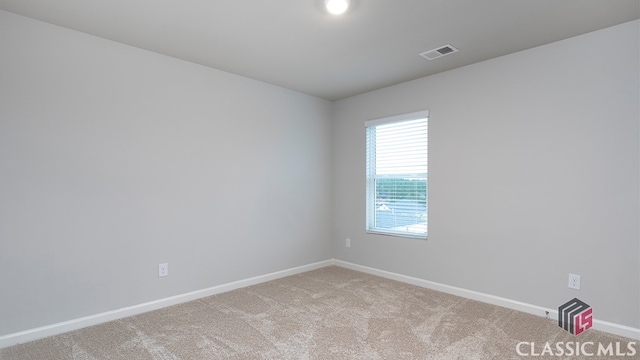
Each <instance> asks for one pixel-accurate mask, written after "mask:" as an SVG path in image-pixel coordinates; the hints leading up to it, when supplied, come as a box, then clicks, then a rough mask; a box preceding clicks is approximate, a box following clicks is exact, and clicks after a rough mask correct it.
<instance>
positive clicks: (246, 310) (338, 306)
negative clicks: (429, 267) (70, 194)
mask: <svg viewBox="0 0 640 360" xmlns="http://www.w3.org/2000/svg"><path fill="white" fill-rule="evenodd" d="M522 341H525V342H535V343H536V345H535V349H534V353H535V352H537V353H540V352H542V351H543V346H544V344H545V343H546V342H549V343H551V344H552V345H553V346H555V343H556V342H576V341H579V342H581V343H584V342H593V343H595V344H596V345H595V346H597V344H598V343H602V344H603V345H605V346H607V345H609V344H612V346H613V347H614V348H615V346H616V342H619V343H620V345H619V347H620V348H621V349H622V350H623V351H628V348H627V344H628V343H629V342H633V340H631V339H627V338H622V337H617V336H612V335H608V334H606V333H602V332H599V331H595V330H593V329H590V330H588V331H586V332H584V333H583V334H580V335H578V336H574V335H572V334H569V333H568V332H566V331H564V330H562V329H561V328H559V327H558V325H557V322H556V321H555V320H552V319H545V318H543V317H537V316H533V315H528V314H524V313H521V312H518V311H514V310H510V309H506V308H502V307H498V306H492V305H488V304H484V303H481V302H476V301H472V300H468V299H464V298H461V297H456V296H452V295H448V294H444V293H440V292H436V291H432V290H428V289H424V288H421V287H417V286H412V285H408V284H404V283H401V282H396V281H392V280H388V279H384V278H380V277H377V276H372V275H368V274H364V273H361V272H356V271H352V270H348V269H345V268H341V267H336V266H330V267H326V268H322V269H318V270H314V271H310V272H306V273H302V274H298V275H294V276H289V277H286V278H282V279H278V280H274V281H270V282H267V283H263V284H258V285H254V286H250V287H246V288H242V289H238V290H235V291H231V292H227V293H223V294H219V295H215V296H211V297H206V298H202V299H199V300H195V301H191V302H188V303H184V304H180V305H176V306H172V307H168V308H165V309H161V310H157V311H153V312H148V313H144V314H141V315H137V316H132V317H128V318H125V319H121V320H116V321H112V322H109V323H105V324H101V325H97V326H93V327H89V328H85V329H81V330H78V331H73V332H69V333H66V334H62V335H57V336H53V337H50V338H46V339H42V340H38V341H34V342H30V343H26V344H20V345H16V346H13V347H9V348H5V349H2V350H0V359H2V360H17V359H20V360H26V359H47V360H56V359H74V360H80V359H83V360H84V359H87V360H92V359H127V360H129V359H135V360H145V359H153V360H166V359H518V358H521V357H520V356H519V355H518V353H517V352H516V345H517V344H518V343H519V342H522ZM631 346H635V349H636V350H639V348H638V341H636V342H635V343H632V344H631ZM587 349H591V348H587ZM521 350H522V351H526V352H530V351H531V349H530V348H529V347H526V346H525V347H522V348H521ZM527 358H530V359H534V358H535V359H544V358H547V359H549V358H551V359H579V358H583V357H581V356H578V357H576V356H573V357H572V356H560V357H558V356H536V357H533V356H529V357H527ZM584 358H589V359H594V358H598V357H584ZM600 358H602V357H600ZM606 358H607V359H615V358H616V357H615V356H612V357H606ZM619 358H626V359H629V358H631V357H619ZM633 358H635V359H638V358H640V351H638V356H636V357H633Z"/></svg>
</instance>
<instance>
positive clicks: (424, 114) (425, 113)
mask: <svg viewBox="0 0 640 360" xmlns="http://www.w3.org/2000/svg"><path fill="white" fill-rule="evenodd" d="M422 118H426V119H427V126H428V123H429V110H420V111H415V112H411V113H407V114H400V115H393V116H388V117H384V118H379V119H371V120H367V121H365V122H364V127H365V158H366V159H365V165H366V166H365V193H366V194H365V196H366V204H365V231H366V233H367V234H374V235H385V236H394V237H401V238H410V239H419V240H427V239H428V237H429V230H428V217H429V210H428V209H429V206H428V203H429V196H428V191H429V186H428V181H429V180H428V179H427V233H426V234H412V233H409V232H397V231H393V230H388V231H387V230H381V229H380V228H373V227H372V228H370V226H369V225H370V224H371V223H372V221H373V220H372V218H371V217H372V216H374V214H372V211H371V210H372V205H371V202H372V201H375V194H374V193H373V191H372V190H370V189H371V188H372V187H373V185H372V184H371V182H373V181H375V178H370V177H369V169H370V167H371V162H373V163H374V164H375V158H373V159H371V158H370V157H369V152H370V149H369V145H370V144H369V139H368V134H367V132H368V128H370V127H372V126H378V125H386V124H392V123H396V122H403V121H410V120H417V119H422ZM428 136H429V135H428V133H427V139H428ZM427 146H428V145H427ZM374 151H375V150H374ZM427 156H428V155H427ZM427 162H428V159H427ZM427 174H428V172H427Z"/></svg>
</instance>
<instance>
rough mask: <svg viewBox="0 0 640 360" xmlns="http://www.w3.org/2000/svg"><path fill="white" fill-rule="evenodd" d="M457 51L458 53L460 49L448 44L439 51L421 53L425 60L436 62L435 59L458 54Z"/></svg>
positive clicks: (438, 49)
mask: <svg viewBox="0 0 640 360" xmlns="http://www.w3.org/2000/svg"><path fill="white" fill-rule="evenodd" d="M457 51H458V49H456V48H454V47H453V46H451V45H450V44H447V45H444V46H440V47H439V48H437V49H433V50H429V51H425V52H423V53H421V54H420V56H422V57H423V58H425V59H427V60H434V59H437V58H439V57H443V56H445V55H449V54H453V53H454V52H457Z"/></svg>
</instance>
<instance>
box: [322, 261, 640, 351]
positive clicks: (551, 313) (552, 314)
mask: <svg viewBox="0 0 640 360" xmlns="http://www.w3.org/2000/svg"><path fill="white" fill-rule="evenodd" d="M333 264H334V265H336V266H341V267H344V268H347V269H351V270H356V271H360V272H363V273H367V274H371V275H377V276H380V277H383V278H387V279H391V280H397V281H400V282H404V283H407V284H411V285H416V286H420V287H424V288H427V289H432V290H436V291H440V292H443V293H447V294H451V295H456V296H460V297H464V298H467V299H472V300H477V301H481V302H484V303H488V304H492V305H497V306H502V307H505V308H508V309H513V310H518V311H522V312H525V313H528V314H533V315H538V316H542V317H545V316H547V312H548V317H549V318H551V319H557V318H558V310H557V309H549V308H544V307H541V306H537V305H532V304H527V303H523V302H520V301H515V300H511V299H507V298H503V297H499V296H494V295H489V294H484V293H481V292H477V291H473V290H467V289H463V288H459V287H455V286H450V285H445V284H440V283H437V282H433V281H429V280H424V279H420V278H415V277H411V276H406V275H402V274H397V273H393V272H389V271H384V270H379V269H375V268H371V267H368V266H362V265H357V264H353V263H350V262H346V261H342V260H335V259H334V260H333ZM593 329H595V330H600V331H603V332H606V333H609V334H614V335H619V336H624V337H627V338H631V339H635V340H640V329H636V328H632V327H629V326H625V325H620V324H615V323H611V322H608V321H602V320H598V319H594V320H593Z"/></svg>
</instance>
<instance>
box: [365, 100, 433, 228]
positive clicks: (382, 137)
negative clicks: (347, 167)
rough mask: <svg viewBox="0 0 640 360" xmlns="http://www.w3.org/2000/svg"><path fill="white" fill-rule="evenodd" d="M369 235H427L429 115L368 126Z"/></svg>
mask: <svg viewBox="0 0 640 360" xmlns="http://www.w3.org/2000/svg"><path fill="white" fill-rule="evenodd" d="M365 126H366V132H367V184H366V188H367V231H368V232H374V233H383V234H390V235H398V236H409V237H417V238H426V237H427V212H428V211H427V210H428V185H427V170H428V161H427V160H428V149H427V145H428V136H427V135H428V112H427V111H421V112H417V113H411V114H406V115H400V116H394V117H390V118H384V119H378V120H370V121H367V122H366V123H365Z"/></svg>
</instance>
